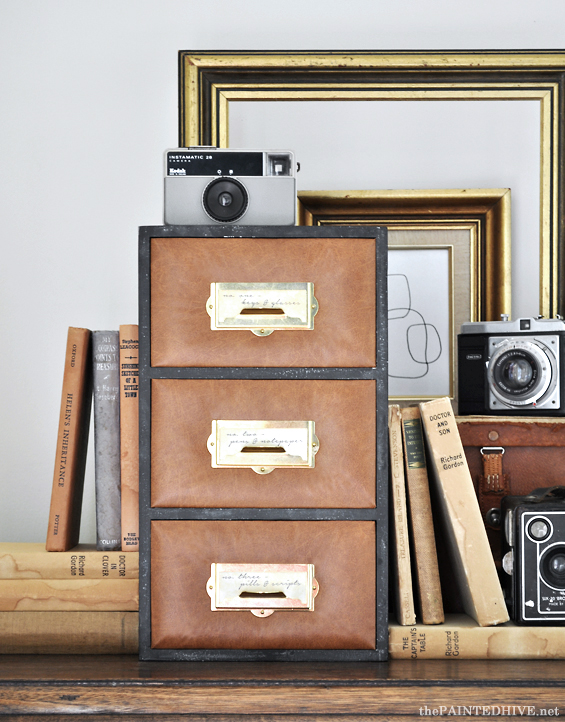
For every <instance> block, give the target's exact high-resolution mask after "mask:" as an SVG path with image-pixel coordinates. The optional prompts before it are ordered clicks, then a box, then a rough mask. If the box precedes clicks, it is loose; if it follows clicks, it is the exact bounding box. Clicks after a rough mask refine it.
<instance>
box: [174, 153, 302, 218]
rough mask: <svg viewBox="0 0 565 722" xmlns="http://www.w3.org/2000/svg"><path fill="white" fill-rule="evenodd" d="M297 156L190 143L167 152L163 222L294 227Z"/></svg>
mask: <svg viewBox="0 0 565 722" xmlns="http://www.w3.org/2000/svg"><path fill="white" fill-rule="evenodd" d="M294 171H295V164H294V154H293V153H292V152H291V151H287V150H234V149H232V148H229V149H225V148H215V147H203V146H197V147H191V148H175V149H174V150H167V151H166V152H165V224H166V225H216V224H228V223H238V224H239V225H244V226H252V225H253V226H255V225H268V226H292V225H294V224H295V223H296V178H295V172H294Z"/></svg>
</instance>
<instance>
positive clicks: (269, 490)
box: [151, 379, 376, 509]
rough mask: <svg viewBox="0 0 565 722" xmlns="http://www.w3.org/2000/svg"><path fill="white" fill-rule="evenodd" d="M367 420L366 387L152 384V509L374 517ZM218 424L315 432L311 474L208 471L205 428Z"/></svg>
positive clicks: (372, 431)
mask: <svg viewBox="0 0 565 722" xmlns="http://www.w3.org/2000/svg"><path fill="white" fill-rule="evenodd" d="M375 414H376V384H375V382H374V381H369V380H366V381H364V380H347V381H340V380H323V381H319V380H296V381H292V380H284V381H282V380H272V379H271V380H250V379H172V380H167V379H157V380H154V381H153V384H152V408H151V431H152V433H151V504H152V506H153V507H199V508H201V507H231V508H246V507H262V508H269V507H270V508H310V509H315V508H319V509H323V508H360V509H361V508H364V509H367V508H374V507H375V504H376V496H375V468H376V424H375ZM224 419H237V420H250V421H252V420H257V419H258V420H263V419H288V420H302V421H313V422H315V436H316V438H317V440H318V442H319V450H318V451H317V453H316V455H315V458H314V461H313V463H314V466H313V467H312V468H296V467H294V466H289V467H284V468H283V467H281V468H275V469H274V470H273V471H271V472H270V473H268V474H260V473H256V472H255V471H254V470H253V469H252V468H230V467H227V468H214V467H213V466H212V457H211V453H210V449H209V448H207V441H208V439H209V437H210V436H211V431H212V422H213V421H215V420H224ZM250 450H251V448H249V451H250ZM242 456H243V455H242ZM247 456H250V458H252V457H254V456H255V455H249V454H247Z"/></svg>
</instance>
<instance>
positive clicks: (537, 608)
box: [501, 486, 565, 625]
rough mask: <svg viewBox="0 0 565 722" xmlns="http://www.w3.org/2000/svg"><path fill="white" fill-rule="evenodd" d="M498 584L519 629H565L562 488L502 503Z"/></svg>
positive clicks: (564, 489)
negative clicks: (500, 581) (542, 626)
mask: <svg viewBox="0 0 565 722" xmlns="http://www.w3.org/2000/svg"><path fill="white" fill-rule="evenodd" d="M501 510H502V524H503V529H504V535H503V536H504V539H503V554H504V556H503V560H502V566H503V569H504V571H503V573H502V576H503V584H504V587H505V594H506V602H507V605H508V610H509V613H510V616H511V617H512V618H513V619H514V621H515V622H517V623H518V624H554V625H558V624H559V625H561V624H565V487H562V486H558V487H552V488H549V489H537V490H536V491H534V492H532V493H531V494H529V495H528V496H506V497H504V499H503V500H502V505H501Z"/></svg>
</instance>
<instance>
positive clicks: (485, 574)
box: [389, 398, 565, 659]
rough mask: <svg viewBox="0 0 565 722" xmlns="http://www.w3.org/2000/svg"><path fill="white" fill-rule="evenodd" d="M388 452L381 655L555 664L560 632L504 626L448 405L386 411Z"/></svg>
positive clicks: (564, 636) (562, 654)
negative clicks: (387, 596) (391, 615)
mask: <svg viewBox="0 0 565 722" xmlns="http://www.w3.org/2000/svg"><path fill="white" fill-rule="evenodd" d="M389 449H390V482H391V491H390V499H391V519H392V524H391V529H392V531H391V542H393V549H392V551H391V557H392V560H393V566H394V575H395V581H394V585H393V586H394V590H395V593H396V622H391V623H390V624H389V656H390V658H391V659H446V658H447V659H509V658H514V659H537V658H546V659H551V658H553V659H559V658H560V659H564V658H565V627H552V626H536V627H532V626H519V625H516V624H514V623H513V622H510V621H509V618H508V612H507V609H506V604H505V601H504V595H503V592H502V588H501V584H500V580H499V577H498V573H497V570H496V566H495V563H494V559H493V555H492V552H491V549H490V545H489V542H488V538H487V534H486V530H485V527H484V523H483V519H482V515H481V512H480V509H479V503H478V500H477V496H476V493H475V489H474V486H473V481H472V478H471V474H470V472H469V467H468V464H467V460H466V457H465V452H464V449H463V445H462V443H461V438H460V436H459V431H458V428H457V423H456V420H455V415H454V413H453V408H452V406H451V402H450V400H449V399H448V398H440V399H434V400H433V401H428V402H425V403H422V404H420V405H419V407H409V408H400V407H399V406H398V405H391V406H389ZM444 609H448V612H449V613H447V614H446V613H445V612H444Z"/></svg>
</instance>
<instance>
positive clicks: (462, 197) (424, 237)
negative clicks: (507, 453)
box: [298, 188, 511, 405]
mask: <svg viewBox="0 0 565 722" xmlns="http://www.w3.org/2000/svg"><path fill="white" fill-rule="evenodd" d="M510 216H511V193H510V190H509V189H508V188H491V189H482V188H481V189H473V188H471V189H469V188H466V189H460V190H425V191H422V190H397V191H393V190H387V191H367V190H362V191H301V192H299V194H298V223H299V225H307V226H327V225H343V224H347V225H356V224H359V225H368V224H369V225H372V224H375V225H386V226H387V227H388V229H389V249H390V250H399V249H403V250H408V249H410V248H412V249H416V248H417V249H418V250H423V249H425V248H428V249H429V250H434V251H437V250H438V249H445V250H447V251H449V258H450V261H449V262H450V279H449V286H450V289H449V299H448V303H446V313H448V314H449V320H448V326H449V328H448V331H444V334H445V335H446V338H445V339H444V341H443V346H444V348H443V353H444V354H447V356H448V360H447V368H445V366H444V367H443V373H442V374H440V377H439V378H440V379H445V382H443V381H440V385H439V387H438V389H437V390H436V391H435V392H434V389H433V383H434V379H433V374H432V375H430V378H429V379H428V380H427V381H428V382H427V383H424V381H423V380H422V381H419V382H418V381H415V380H407V381H405V382H404V383H402V382H401V381H399V380H395V379H394V378H393V377H392V376H390V377H389V383H390V400H391V401H394V402H395V403H400V404H402V405H405V404H410V403H416V402H420V401H425V400H428V399H430V398H436V397H438V396H450V397H451V398H452V399H453V402H454V405H456V403H457V399H456V396H457V394H456V388H457V363H456V358H457V353H456V337H457V333H458V332H459V328H460V327H461V324H462V323H463V322H464V321H487V320H499V319H500V315H501V314H503V313H508V314H509V313H510V309H511V263H510V262H511V217H510ZM425 277H426V274H423V280H424V283H425ZM390 291H391V296H392V295H394V293H393V287H392V286H391V287H390ZM389 301H390V302H392V299H389ZM389 308H390V303H389ZM426 316H428V314H426ZM428 318H429V316H428ZM415 320H416V325H419V324H418V323H417V321H418V319H415ZM422 320H423V319H422ZM391 324H393V325H394V326H396V325H398V324H397V322H395V321H389V338H390V342H391V355H392V356H394V349H395V333H394V331H395V329H394V327H393V326H391ZM445 347H447V348H445ZM395 361H397V359H395V358H391V359H390V362H389V366H390V368H393V367H394V365H395ZM422 367H423V366H422V365H420V368H422ZM432 368H433V365H432ZM416 373H417V371H416ZM430 383H431V384H432V385H431V386H430ZM436 383H437V382H436ZM444 383H445V384H446V385H445V386H444V385H443V384H444ZM404 387H405V388H404Z"/></svg>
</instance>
